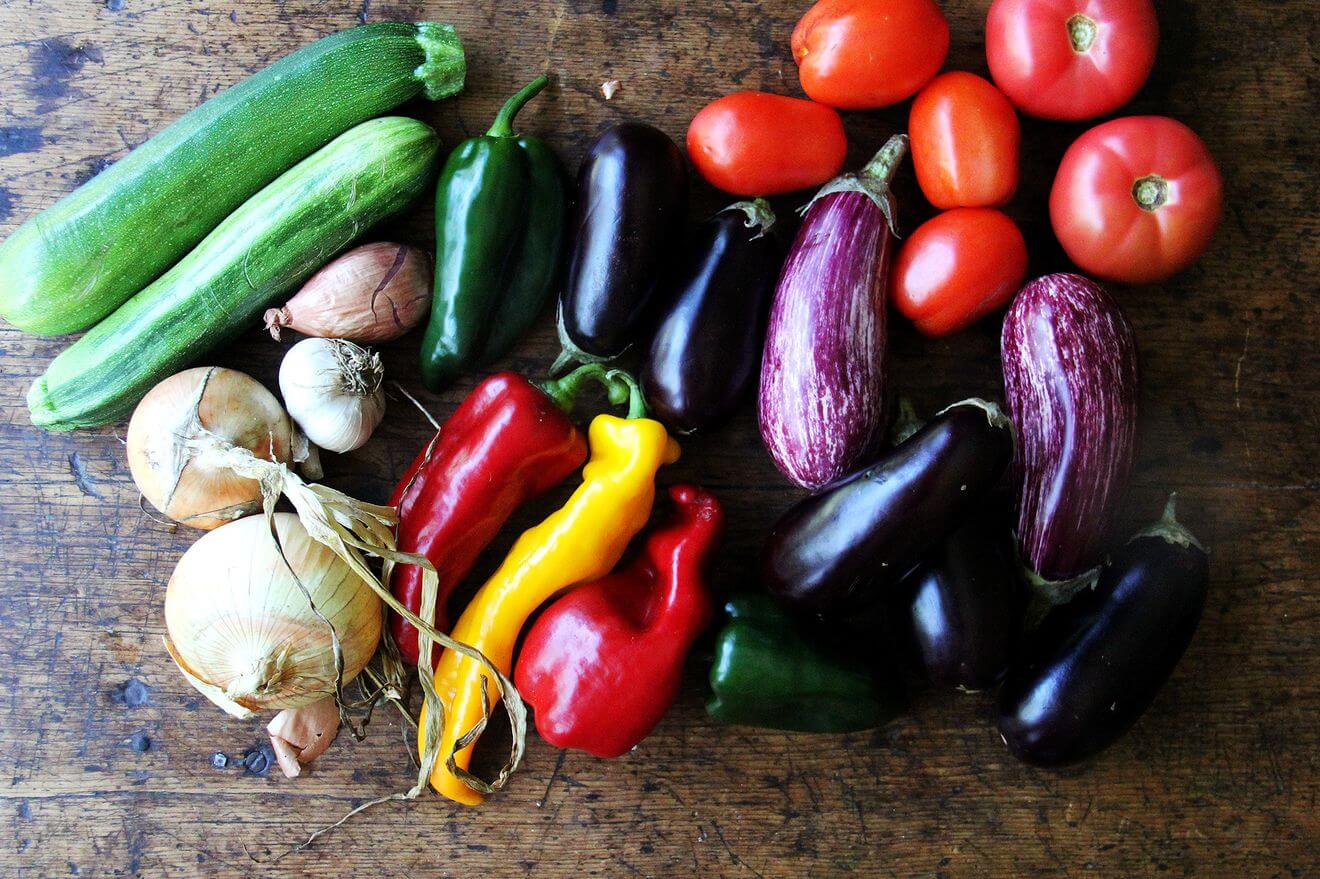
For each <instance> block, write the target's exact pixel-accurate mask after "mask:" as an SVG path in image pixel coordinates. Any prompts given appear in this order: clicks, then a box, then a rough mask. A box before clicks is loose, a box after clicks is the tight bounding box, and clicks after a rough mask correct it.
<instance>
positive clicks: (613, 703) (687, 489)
mask: <svg viewBox="0 0 1320 879" xmlns="http://www.w3.org/2000/svg"><path fill="white" fill-rule="evenodd" d="M669 497H670V499H671V500H672V501H673V503H674V512H673V515H672V518H671V521H670V522H669V523H667V524H666V525H665V527H663V528H661V529H659V530H657V531H655V532H653V533H652V534H651V536H650V537H649V538H648V539H647V541H646V546H645V548H644V549H643V551H642V553H641V555H639V556H638V557H637V558H636V559H635V560H634V561H633V562H632V563H630V564H629V565H627V566H626V567H623V568H621V569H619V570H617V571H615V572H614V573H612V574H610V575H609V576H607V577H602V578H601V579H599V580H596V581H595V582H593V583H587V584H585V585H583V586H579V587H577V588H576V589H574V590H573V591H572V592H570V593H568V594H567V595H565V596H564V597H563V598H561V599H559V600H558V601H556V602H555V603H554V604H552V605H550V607H549V608H548V609H547V610H546V611H545V612H544V613H543V614H541V617H540V619H538V620H537V621H536V624H535V625H534V626H533V627H532V629H531V631H530V632H529V633H528V635H527V640H526V642H525V643H524V644H523V649H522V654H521V655H520V656H519V658H518V665H517V669H516V671H515V674H514V681H515V683H516V685H517V687H518V691H519V692H520V693H521V694H522V697H523V699H525V700H526V701H527V702H528V703H530V704H531V706H532V708H533V710H534V712H535V715H536V729H537V732H539V733H540V734H541V738H543V739H545V740H546V741H547V742H549V743H550V744H552V745H554V746H555V747H557V748H576V749H577V750H581V751H586V752H588V753H591V754H595V755H596V756H597V757H618V756H619V755H620V754H623V753H626V752H627V751H628V750H629V749H630V748H632V747H633V746H634V745H636V744H637V743H638V742H640V741H641V740H642V739H644V738H646V736H647V735H649V734H650V732H651V730H652V729H654V728H655V725H656V724H657V723H659V722H660V718H661V717H663V716H664V713H665V712H666V711H668V710H669V706H670V705H672V704H673V703H674V699H675V697H676V696H677V695H678V687H679V681H680V678H681V677H682V673H683V659H684V657H686V656H687V652H688V649H689V648H690V647H691V646H692V642H693V641H695V640H696V638H697V636H698V635H700V634H701V631H702V630H703V629H704V628H705V627H706V626H707V625H708V624H709V623H710V617H711V612H712V603H711V598H710V594H709V593H708V591H707V589H706V584H705V568H706V565H707V562H708V561H709V559H710V557H711V555H712V553H713V551H714V548H715V544H716V543H717V542H718V540H719V536H720V532H721V530H722V529H723V523H724V511H723V509H722V508H721V507H720V503H719V501H718V500H716V499H715V496H714V495H712V494H710V493H709V492H707V491H704V490H702V489H700V488H696V487H694V486H691V485H677V486H674V487H673V488H671V489H670V490H669Z"/></svg>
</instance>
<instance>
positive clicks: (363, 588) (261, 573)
mask: <svg viewBox="0 0 1320 879" xmlns="http://www.w3.org/2000/svg"><path fill="white" fill-rule="evenodd" d="M274 524H275V529H276V532H277V533H278V535H279V541H280V546H282V547H283V550H284V557H285V558H286V559H287V560H288V567H286V566H285V563H284V560H283V559H281V557H280V551H279V549H278V548H277V547H276V544H275V541H274V539H273V538H272V537H271V533H270V529H269V527H268V526H267V523H266V520H265V518H264V517H258V516H253V517H249V518H246V519H241V520H239V521H237V522H232V523H230V524H228V525H226V526H225V527H223V528H219V529H216V530H215V531H212V532H210V533H209V534H206V535H204V536H203V537H202V538H201V539H200V540H198V541H197V543H195V544H193V546H192V548H191V549H189V550H188V551H187V552H186V553H184V555H183V558H181V559H180V560H179V564H178V566H177V567H175V569H174V574H173V576H171V577H170V582H169V586H168V587H167V589H166V593H165V627H166V630H167V631H168V633H169V638H170V641H171V642H173V652H174V654H175V656H176V658H177V660H178V662H179V664H180V666H181V667H182V668H183V670H184V671H185V672H186V673H187V674H188V675H191V676H192V677H195V678H197V679H198V680H199V681H201V682H202V683H203V684H206V685H209V686H211V687H215V688H218V689H219V690H221V691H223V692H224V694H225V696H226V697H228V698H229V699H230V700H232V701H233V702H235V703H237V704H238V705H240V706H242V707H243V708H245V709H248V710H250V711H263V710H281V709H285V708H300V707H302V706H304V705H310V704H311V703H313V702H315V701H317V700H318V699H323V698H325V697H326V696H330V695H333V694H334V692H335V664H334V652H333V648H332V646H331V637H330V631H329V629H328V628H327V627H326V624H325V623H324V622H323V621H322V620H321V619H319V618H318V617H317V615H316V613H315V612H313V610H312V607H311V604H310V603H309V602H308V599H307V596H306V595H305V594H304V593H303V591H302V590H301V589H299V588H298V584H297V582H296V581H295V580H294V577H293V575H291V574H290V571H289V568H292V571H293V574H296V575H297V578H298V580H300V581H301V582H302V585H303V586H304V587H306V589H307V591H308V592H309V593H310V595H311V597H312V600H313V601H314V602H315V603H316V608H317V609H318V610H319V611H320V612H321V614H322V615H323V616H325V618H326V619H328V620H329V621H330V622H331V623H332V624H333V625H334V627H335V630H336V632H337V633H338V635H339V639H340V643H341V646H342V649H343V652H344V682H345V683H347V682H348V681H351V680H352V679H353V678H354V677H356V676H357V674H358V673H359V672H361V671H362V669H363V668H364V667H365V666H366V664H367V662H368V661H370V659H371V657H372V655H373V654H374V653H375V651H376V647H377V645H378V643H379V641H380V632H381V620H382V612H381V606H380V600H379V599H378V598H377V597H376V596H375V594H374V593H373V592H372V591H371V588H370V587H369V586H368V585H367V584H366V583H365V582H364V581H363V580H362V579H361V578H360V577H358V575H357V574H355V573H353V571H352V570H350V569H349V567H348V565H347V564H346V563H344V562H343V561H342V560H341V559H340V558H339V557H338V556H336V555H335V554H334V552H332V551H331V550H330V549H329V548H328V547H326V546H324V545H322V544H320V543H317V542H315V541H314V540H312V538H311V537H310V536H308V534H307V532H306V530H305V529H304V528H303V526H302V523H300V522H299V521H298V518H297V517H296V516H294V515H293V514H291V513H276V514H275V516H274ZM199 689H201V688H200V687H199ZM202 692H204V693H205V692H206V691H205V690H203V691H202ZM207 695H208V698H212V699H213V701H214V697H213V696H211V694H209V693H208V694H207ZM222 707H223V706H222Z"/></svg>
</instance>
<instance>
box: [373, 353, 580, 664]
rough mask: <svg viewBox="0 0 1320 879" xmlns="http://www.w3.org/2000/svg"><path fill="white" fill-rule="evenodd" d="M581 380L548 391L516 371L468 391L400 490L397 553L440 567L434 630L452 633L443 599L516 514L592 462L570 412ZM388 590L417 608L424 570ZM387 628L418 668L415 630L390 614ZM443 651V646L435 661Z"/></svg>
mask: <svg viewBox="0 0 1320 879" xmlns="http://www.w3.org/2000/svg"><path fill="white" fill-rule="evenodd" d="M576 385H577V382H576V381H575V380H574V376H569V377H567V378H565V379H561V380H560V381H559V382H556V383H551V384H549V385H547V386H545V387H544V388H542V387H538V386H536V385H534V384H532V383H531V382H529V381H528V380H527V379H525V378H523V377H522V376H520V375H517V374H516V373H512V372H501V373H497V374H495V375H492V376H491V377H490V378H488V379H486V380H485V381H483V382H482V383H481V384H479V385H477V387H476V388H475V389H474V390H473V391H472V393H470V394H468V396H467V398H466V399H465V400H464V401H463V402H462V404H460V405H459V407H458V409H457V410H455V411H454V414H453V415H451V416H450V417H449V420H448V421H446V422H445V424H444V426H443V427H441V428H440V430H439V431H438V432H437V433H436V435H435V436H434V437H433V438H432V439H431V441H430V442H429V443H427V445H426V447H425V448H424V449H422V451H421V453H420V454H418V456H417V458H416V460H414V461H413V463H412V466H410V467H409V468H408V470H407V472H406V473H404V475H403V479H402V480H400V482H399V485H398V487H397V488H396V489H395V490H394V497H393V498H391V500H390V503H392V504H395V505H397V506H398V507H399V532H398V541H399V549H400V550H402V551H403V552H416V553H421V554H422V555H424V556H426V557H427V558H428V559H430V560H431V562H432V564H434V565H435V567H436V570H438V571H439V573H440V589H439V597H438V599H437V601H436V628H438V629H441V630H442V631H448V630H449V624H448V620H447V617H446V613H445V601H446V600H447V599H448V597H449V594H450V593H451V592H452V591H453V590H454V587H455V586H457V585H458V583H459V582H460V581H461V580H462V579H463V577H464V576H466V575H467V573H468V571H469V570H470V569H471V567H472V564H473V563H474V562H475V561H476V559H477V556H478V555H480V553H481V551H482V550H483V549H484V548H485V547H486V545H487V544H488V543H490V541H491V540H493V539H494V537H495V535H496V534H497V533H498V532H499V530H500V528H501V527H502V526H503V525H504V523H505V521H507V520H508V518H509V516H510V515H512V514H513V511H514V510H516V509H517V508H518V507H519V506H521V505H522V504H523V503H525V502H526V501H527V500H529V499H530V498H532V497H535V496H536V495H538V494H540V493H541V492H544V491H546V490H548V489H550V488H551V487H553V486H554V485H556V484H558V483H559V482H562V481H563V480H564V479H566V478H567V477H568V476H569V474H571V473H572V472H573V471H575V470H577V469H578V468H579V467H581V466H582V463H583V462H584V461H585V460H586V458H587V443H586V439H585V438H584V437H583V435H582V432H581V431H579V430H578V429H577V428H576V427H575V426H574V425H573V422H572V421H570V420H569V418H568V415H567V413H566V411H565V410H566V409H568V408H571V406H572V396H573V393H574V392H575V390H576ZM390 589H391V591H392V592H393V593H394V595H395V596H396V597H397V598H398V599H399V601H401V602H403V604H404V605H405V606H407V607H408V609H409V610H412V611H413V612H420V609H421V603H422V577H421V570H420V569H419V568H417V567H416V566H414V565H400V566H399V567H397V568H395V570H394V574H393V576H392V577H391V578H390ZM390 631H391V633H392V634H393V635H394V640H395V641H396V642H397V643H398V645H399V652H400V654H402V656H403V658H404V660H405V661H407V662H408V663H410V664H415V663H416V662H417V658H418V651H417V630H416V629H415V628H414V627H413V626H412V624H411V623H409V622H407V621H406V620H404V619H403V618H402V617H399V616H397V615H394V614H391V616H390ZM439 655H440V650H439V648H437V649H436V651H435V658H436V660H437V661H438V659H439Z"/></svg>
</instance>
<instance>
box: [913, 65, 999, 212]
mask: <svg viewBox="0 0 1320 879" xmlns="http://www.w3.org/2000/svg"><path fill="white" fill-rule="evenodd" d="M908 135H909V136H910V137H911V138H912V164H913V166H915V167H916V169H917V182H918V183H920V184H921V191H922V192H924V193H925V194H926V198H927V199H928V200H929V201H930V203H931V204H933V205H935V207H937V208H944V209H947V208H956V207H994V206H997V205H1003V204H1007V203H1008V201H1009V200H1010V199H1011V198H1012V197H1013V193H1014V192H1015V191H1017V184H1018V143H1019V141H1020V140H1021V133H1020V132H1019V130H1018V118H1017V113H1016V112H1015V111H1014V110H1013V105H1012V104H1010V103H1009V102H1008V98H1006V97H1004V94H1003V92H1001V91H999V89H997V88H995V87H994V86H992V85H991V84H990V83H988V82H986V81H985V80H984V79H982V78H981V77H979V76H976V75H975V74H971V73H964V72H962V71H954V72H953V73H945V74H942V75H940V76H937V77H935V78H934V79H933V80H931V82H930V85H928V86H926V87H925V88H924V89H922V90H921V94H919V95H917V99H916V100H915V101H913V102H912V113H911V114H910V116H909V118H908Z"/></svg>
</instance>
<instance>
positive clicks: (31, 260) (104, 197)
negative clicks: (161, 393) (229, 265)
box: [0, 22, 466, 336]
mask: <svg viewBox="0 0 1320 879" xmlns="http://www.w3.org/2000/svg"><path fill="white" fill-rule="evenodd" d="M465 70H466V67H465V62H464V59H463V45H462V43H460V42H459V39H458V37H457V36H456V35H455V33H454V29H453V28H452V27H450V26H449V25H441V24H433V23H430V22H423V23H420V24H408V23H403V22H380V23H378V24H369V25H366V26H364V27H357V28H353V29H352V30H347V31H342V32H340V33H337V34H334V35H332V36H329V37H326V38H325V39H323V40H319V41H317V42H315V43H312V44H311V45H309V46H304V47H303V48H301V49H299V50H298V51H296V52H294V53H293V54H292V55H289V56H287V57H285V58H283V59H281V60H280V61H277V62H276V63H275V64H272V65H271V66H270V67H268V68H266V69H265V70H263V71H261V72H260V73H257V74H255V75H254V76H251V77H249V78H248V79H245V80H243V81H242V82H240V83H238V84H237V85H235V86H234V87H233V88H230V89H229V90H227V91H224V92H221V93H220V94H219V95H217V96H215V97H214V98H212V99H211V100H209V101H207V102H206V103H204V104H202V105H201V106H200V107H198V108H197V109H195V110H193V111H192V112H190V113H189V114H188V115H186V116H184V117H183V118H181V119H179V120H178V121H177V122H175V123H174V124H173V125H171V126H170V127H169V128H166V129H165V130H164V131H162V132H160V133H159V134H157V135H156V136H155V137H153V138H151V140H149V141H147V142H146V143H144V144H142V145H141V146H139V147H138V148H137V149H135V150H133V151H132V152H130V153H129V154H128V155H126V156H124V158H122V159H120V160H119V161H118V162H116V163H115V164H114V165H112V166H111V167H109V168H107V169H106V170H105V171H103V172H101V173H100V174H99V175H98V176H96V177H94V178H92V180H90V181H88V183H87V184H86V185H84V186H83V187H82V188H80V189H78V190H76V191H75V192H73V193H71V194H70V195H68V196H66V197H65V198H63V199H62V200H60V201H59V202H57V203H56V204H54V205H53V206H51V207H50V208H48V209H46V210H45V211H43V212H42V213H40V214H37V215H36V216H35V217H33V218H32V219H30V220H28V221H27V222H26V223H24V224H23V225H22V226H20V227H19V228H18V229H17V230H15V232H14V233H13V234H12V235H10V236H9V239H8V240H7V241H5V242H4V243H3V244H0V316H3V317H4V318H5V320H7V321H9V322H10V323H11V324H13V325H14V326H16V327H18V328H19V329H21V330H26V331H27V332H30V333H38V334H40V335H46V336H49V335H58V334H60V333H71V332H75V331H77V330H84V329H87V328H88V327H90V326H91V325H92V324H94V323H96V322H97V321H98V320H100V319H101V318H103V317H105V316H106V315H107V314H109V313H110V312H112V311H114V310H115V309H116V308H118V307H119V306H120V305H122V304H123V303H124V302H125V301H127V300H128V298H129V297H130V296H132V295H133V294H135V293H137V292H138V291H139V290H141V289H142V288H143V287H145V286H146V285H147V284H150V283H151V282H152V281H154V280H155V279H156V278H158V277H160V276H161V274H162V273H163V272H164V271H165V270H166V269H168V268H169V267H170V266H172V265H174V263H176V262H178V260H179V259H180V258H181V257H182V256H183V255H184V254H186V253H187V252H188V251H189V250H191V249H192V248H193V247H194V246H196V244H197V242H199V241H201V240H202V239H203V238H204V237H206V235H207V233H209V232H210V231H211V230H212V229H214V228H215V227H216V225H217V224H219V223H220V221H221V220H223V219H224V218H225V217H227V216H229V214H230V213H232V212H233V211H234V209H235V208H237V207H238V206H239V205H241V204H242V203H243V202H244V201H246V200H247V199H248V198H250V197H251V196H252V195H253V194H254V193H255V192H257V191H258V190H259V189H261V188H262V187H263V186H265V185H266V184H267V183H270V182H271V181H272V180H274V179H275V178H276V177H278V176H279V175H280V174H283V173H284V172H285V171H287V170H288V169H289V168H292V167H293V166H294V165H295V164H297V163H298V162H300V161H302V160H303V159H305V158H307V157H308V156H310V155H311V154H312V153H313V152H315V151H316V150H318V149H320V148H321V147H323V146H325V145H326V144H327V143H329V142H330V141H331V140H332V139H334V138H335V137H338V136H339V135H341V134H343V133H344V132H345V131H347V130H348V129H350V128H352V127H353V126H354V125H358V124H359V123H362V122H365V121H366V120H368V119H371V118H373V117H376V116H379V115H381V114H382V113H388V112H389V111H390V110H392V109H394V108H395V107H397V106H399V105H400V104H402V103H404V102H405V101H408V100H410V99H412V98H415V97H417V96H418V95H419V94H421V93H423V92H425V93H426V95H427V97H429V98H431V99H432V100H439V99H440V98H443V97H446V96H448V95H452V94H454V93H456V92H458V91H459V90H460V89H462V87H463V78H464V73H465Z"/></svg>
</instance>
